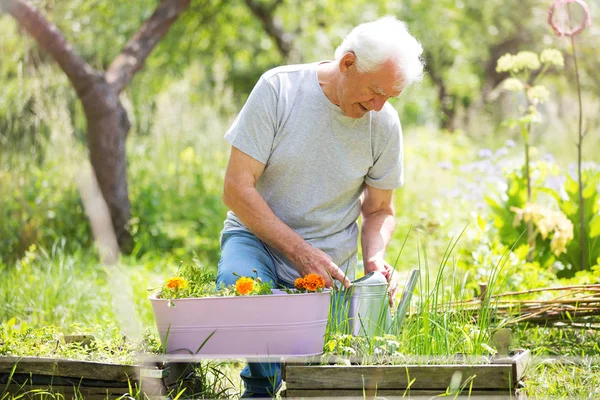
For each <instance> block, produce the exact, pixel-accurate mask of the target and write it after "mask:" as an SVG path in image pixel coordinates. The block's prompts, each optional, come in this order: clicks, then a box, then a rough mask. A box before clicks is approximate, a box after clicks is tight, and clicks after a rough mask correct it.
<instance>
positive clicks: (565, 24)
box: [548, 0, 592, 36]
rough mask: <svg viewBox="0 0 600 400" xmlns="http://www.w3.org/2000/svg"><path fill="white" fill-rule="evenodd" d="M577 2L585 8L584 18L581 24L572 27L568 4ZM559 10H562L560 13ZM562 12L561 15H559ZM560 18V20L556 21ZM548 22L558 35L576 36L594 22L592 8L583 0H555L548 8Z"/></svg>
mask: <svg viewBox="0 0 600 400" xmlns="http://www.w3.org/2000/svg"><path fill="white" fill-rule="evenodd" d="M568 3H577V4H578V5H579V6H580V7H581V8H582V10H583V18H582V20H581V22H580V24H579V25H577V26H576V27H574V28H573V27H571V23H570V19H571V18H570V16H569V14H568V10H567V9H566V8H567V4H568ZM559 11H562V12H560V13H559ZM559 14H560V15H559ZM557 19H558V21H556V20H557ZM548 23H549V24H550V26H551V27H552V29H554V32H555V33H556V34H557V35H558V36H575V35H577V34H579V33H581V32H582V31H583V30H584V29H585V28H587V27H588V26H590V25H591V24H592V18H591V16H590V8H589V7H588V5H587V4H586V3H585V1H583V0H554V3H552V6H551V7H550V10H548Z"/></svg>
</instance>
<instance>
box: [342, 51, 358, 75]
mask: <svg viewBox="0 0 600 400" xmlns="http://www.w3.org/2000/svg"><path fill="white" fill-rule="evenodd" d="M339 68H340V72H341V73H342V74H347V73H348V72H350V71H351V70H353V69H356V55H355V54H354V53H353V52H351V51H349V52H347V53H346V54H344V55H343V56H342V59H341V60H340V65H339Z"/></svg>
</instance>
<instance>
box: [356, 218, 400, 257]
mask: <svg viewBox="0 0 600 400" xmlns="http://www.w3.org/2000/svg"><path fill="white" fill-rule="evenodd" d="M395 227H396V219H395V217H394V215H392V214H389V213H384V212H379V213H376V214H372V215H368V216H363V223H362V232H361V246H362V254H363V262H364V266H365V268H367V267H368V265H369V261H371V260H374V259H378V258H379V259H382V260H383V259H384V257H385V250H386V249H387V246H388V244H389V243H390V240H391V238H392V234H393V233H394V229H395Z"/></svg>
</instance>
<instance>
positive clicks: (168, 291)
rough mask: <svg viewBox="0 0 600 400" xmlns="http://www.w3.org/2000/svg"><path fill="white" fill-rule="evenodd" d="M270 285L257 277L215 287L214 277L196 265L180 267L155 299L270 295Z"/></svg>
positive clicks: (239, 278) (239, 279) (243, 277)
mask: <svg viewBox="0 0 600 400" xmlns="http://www.w3.org/2000/svg"><path fill="white" fill-rule="evenodd" d="M272 288H273V287H272V285H271V283H269V282H263V281H262V280H261V279H260V278H259V277H256V278H250V277H246V276H238V280H237V281H236V283H235V285H230V286H217V283H216V276H215V275H214V274H213V273H211V272H207V271H205V270H204V269H202V268H201V267H200V266H197V265H183V264H182V265H181V267H180V268H179V270H178V271H177V275H176V276H174V277H171V278H169V279H167V280H166V281H165V282H164V283H163V285H162V286H161V288H160V290H159V292H158V293H157V295H156V297H157V298H159V299H169V300H171V299H183V298H198V297H227V296H251V295H265V294H272V293H273V291H272Z"/></svg>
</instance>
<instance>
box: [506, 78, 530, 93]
mask: <svg viewBox="0 0 600 400" xmlns="http://www.w3.org/2000/svg"><path fill="white" fill-rule="evenodd" d="M502 86H503V87H504V90H506V91H509V92H520V91H521V90H523V89H524V88H525V86H524V85H523V82H521V81H520V80H518V79H517V78H508V79H506V80H505V81H504V83H503V84H502Z"/></svg>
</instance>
